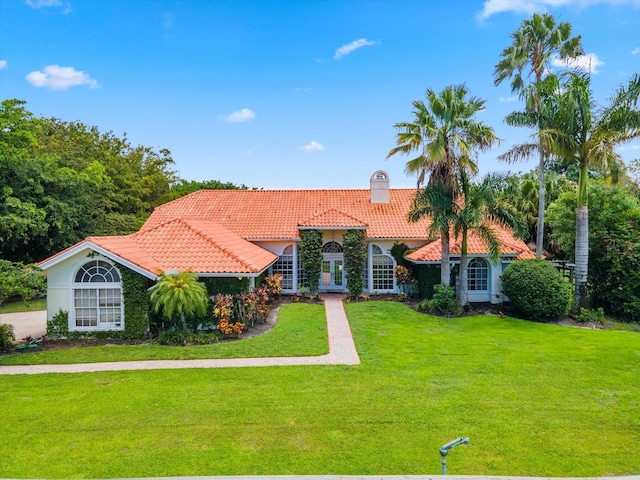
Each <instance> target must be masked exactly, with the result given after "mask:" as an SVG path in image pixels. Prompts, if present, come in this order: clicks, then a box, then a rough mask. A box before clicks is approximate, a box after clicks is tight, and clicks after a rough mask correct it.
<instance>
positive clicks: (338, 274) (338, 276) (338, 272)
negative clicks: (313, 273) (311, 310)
mask: <svg viewBox="0 0 640 480" xmlns="http://www.w3.org/2000/svg"><path fill="white" fill-rule="evenodd" d="M320 287H321V288H323V289H334V290H343V289H344V260H343V259H341V258H325V259H324V260H322V274H321V278H320Z"/></svg>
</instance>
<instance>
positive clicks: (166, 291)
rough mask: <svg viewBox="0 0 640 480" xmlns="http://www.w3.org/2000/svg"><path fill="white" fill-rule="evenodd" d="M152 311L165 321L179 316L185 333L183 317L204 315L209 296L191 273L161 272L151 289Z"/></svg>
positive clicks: (185, 323) (185, 326) (196, 277)
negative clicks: (173, 273) (160, 313)
mask: <svg viewBox="0 0 640 480" xmlns="http://www.w3.org/2000/svg"><path fill="white" fill-rule="evenodd" d="M151 304H152V305H153V310H154V311H155V312H156V313H158V312H160V311H162V316H163V317H164V318H165V319H166V320H169V321H171V320H173V318H174V316H175V315H176V314H177V315H179V316H180V321H181V323H182V329H183V330H184V331H187V322H186V320H185V317H187V316H193V315H199V316H200V315H204V314H205V313H206V312H207V307H208V306H209V296H208V295H207V289H206V287H205V286H204V284H202V283H200V282H198V276H197V275H196V274H195V273H192V272H179V273H177V274H175V275H172V274H169V273H165V272H162V273H161V276H160V280H158V282H157V283H156V284H155V285H154V286H153V287H151Z"/></svg>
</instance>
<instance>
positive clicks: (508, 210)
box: [453, 172, 526, 306]
mask: <svg viewBox="0 0 640 480" xmlns="http://www.w3.org/2000/svg"><path fill="white" fill-rule="evenodd" d="M459 183H460V190H461V199H460V201H459V202H457V204H456V206H457V208H456V209H455V215H454V220H453V232H454V235H455V236H456V237H458V236H460V237H461V245H460V285H459V288H458V298H459V300H460V304H461V305H462V306H464V305H467V304H468V303H469V291H468V288H469V287H468V284H467V271H468V256H469V249H468V236H469V233H475V234H476V235H478V236H479V237H480V238H481V239H482V241H483V242H484V243H485V244H486V245H487V248H488V250H489V259H490V260H491V261H492V262H493V263H498V262H499V261H500V258H501V256H500V253H501V252H500V241H499V239H498V236H497V235H496V231H495V228H513V229H515V231H516V234H517V235H519V236H522V235H523V234H524V233H525V231H526V225H525V223H524V222H523V221H522V220H521V219H520V217H519V215H518V213H517V212H516V210H515V208H514V207H513V205H512V204H510V203H506V202H502V201H500V197H499V195H498V193H499V192H500V190H501V188H502V187H503V185H504V183H505V177H504V175H498V174H494V175H487V176H486V177H484V179H483V180H482V181H481V182H480V183H473V182H471V181H470V179H469V177H468V175H466V174H465V173H464V172H461V174H460V179H459Z"/></svg>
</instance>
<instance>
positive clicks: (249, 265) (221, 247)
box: [177, 218, 277, 273]
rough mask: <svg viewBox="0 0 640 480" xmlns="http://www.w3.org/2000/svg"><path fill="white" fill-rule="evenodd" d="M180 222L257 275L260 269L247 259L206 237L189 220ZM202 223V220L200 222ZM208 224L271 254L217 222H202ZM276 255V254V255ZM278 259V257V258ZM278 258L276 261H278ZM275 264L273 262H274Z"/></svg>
mask: <svg viewBox="0 0 640 480" xmlns="http://www.w3.org/2000/svg"><path fill="white" fill-rule="evenodd" d="M177 220H178V221H180V222H181V223H183V224H184V225H186V226H187V228H189V229H190V230H192V231H193V232H195V233H196V234H197V235H199V236H200V237H201V238H202V239H204V240H205V241H206V242H207V243H209V244H211V245H213V246H215V247H216V248H218V249H220V250H221V251H222V252H223V253H225V254H227V255H229V256H230V257H232V258H233V259H235V260H236V261H237V262H238V263H240V264H241V265H243V266H244V267H245V268H247V270H249V271H251V272H253V273H255V272H257V271H258V268H257V267H255V266H254V265H252V264H250V263H248V262H247V261H246V260H245V259H243V258H241V257H239V256H238V255H237V254H236V252H234V251H233V250H230V249H228V248H227V247H225V246H223V245H220V244H219V243H218V242H216V241H215V240H214V239H213V238H211V237H209V236H208V235H206V234H205V233H204V232H202V231H201V230H198V229H197V228H196V227H195V226H194V225H191V224H190V223H189V221H188V220H184V219H181V218H179V219H177ZM199 221H200V220H199ZM201 221H204V222H207V223H211V224H213V225H216V226H218V227H220V228H222V229H224V230H226V231H227V232H229V233H231V234H232V235H235V236H236V237H238V238H239V239H240V240H242V241H244V242H247V243H250V244H251V245H253V246H255V247H256V248H259V249H261V250H264V251H265V252H269V250H266V249H264V248H262V247H261V246H260V245H256V244H254V243H251V242H249V241H248V240H246V239H244V238H242V237H241V236H240V235H238V234H237V233H234V232H232V231H231V230H229V229H228V228H225V227H224V226H222V225H220V224H218V223H216V222H209V221H207V220H201ZM269 253H273V252H269ZM274 255H275V254H274ZM276 257H277V256H276ZM276 260H277V258H276V259H275V260H274V261H276ZM272 263H273V262H272Z"/></svg>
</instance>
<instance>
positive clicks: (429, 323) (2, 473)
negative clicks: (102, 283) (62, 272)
mask: <svg viewBox="0 0 640 480" xmlns="http://www.w3.org/2000/svg"><path fill="white" fill-rule="evenodd" d="M311 307H312V306H309V305H305V306H302V308H303V309H307V308H311ZM345 309H346V311H347V316H348V317H349V321H350V324H351V328H352V330H353V333H354V338H355V342H356V346H357V348H358V352H359V354H360V358H361V360H362V364H361V365H358V366H296V367H262V368H229V369H209V370H199V369H194V370H155V371H154V370H151V371H129V372H100V373H82V374H49V375H33V376H29V375H23V376H1V377H0V408H1V410H0V411H2V415H3V422H2V423H3V424H2V429H0V437H1V438H0V439H1V441H0V458H2V459H3V461H2V462H0V477H10V478H24V477H29V478H34V477H38V478H45V477H56V478H71V477H73V478H79V477H85V478H109V477H111V478H112V477H152V476H183V475H194V476H197V475H291V474H299V475H311V474H327V475H337V474H342V475H356V474H364V475H382V474H388V475H392V474H395V475H399V474H438V473H440V455H439V454H438V448H439V447H440V446H441V445H443V444H444V443H446V442H448V441H450V440H452V439H454V438H456V437H458V436H468V437H470V440H471V443H470V444H469V445H465V446H461V447H458V448H456V449H454V450H452V451H451V453H450V454H449V456H448V457H447V460H448V473H450V474H457V475H516V476H574V477H580V476H604V475H625V474H638V473H640V372H639V371H638V365H639V364H640V335H638V334H636V333H629V332H615V331H602V330H588V329H578V328H568V327H559V326H555V325H547V324H540V323H532V322H526V321H521V320H515V319H509V318H505V319H500V318H499V317H497V316H491V315H483V316H475V317H465V318H459V319H452V320H447V319H442V318H435V317H431V316H427V315H422V314H419V313H416V312H414V311H412V310H410V309H408V308H406V307H405V306H404V305H402V304H398V303H393V302H365V303H357V304H350V305H346V306H345ZM302 317H304V315H302ZM242 344H243V342H238V345H240V346H241V345H242Z"/></svg>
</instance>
